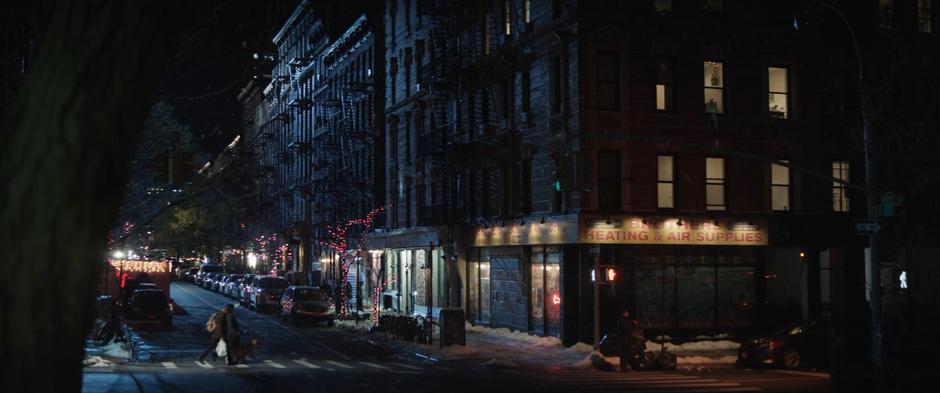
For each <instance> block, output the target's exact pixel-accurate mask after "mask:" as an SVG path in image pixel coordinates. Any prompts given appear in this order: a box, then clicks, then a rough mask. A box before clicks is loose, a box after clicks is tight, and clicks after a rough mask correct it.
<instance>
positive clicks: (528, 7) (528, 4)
mask: <svg viewBox="0 0 940 393" xmlns="http://www.w3.org/2000/svg"><path fill="white" fill-rule="evenodd" d="M525 23H532V0H525Z"/></svg>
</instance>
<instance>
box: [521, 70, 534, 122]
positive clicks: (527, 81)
mask: <svg viewBox="0 0 940 393" xmlns="http://www.w3.org/2000/svg"><path fill="white" fill-rule="evenodd" d="M531 84H532V77H531V75H530V74H529V69H526V70H525V71H522V112H529V104H530V103H531V100H532V91H531V90H532V89H531V87H530V86H531Z"/></svg>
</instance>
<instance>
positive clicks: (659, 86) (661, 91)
mask: <svg viewBox="0 0 940 393" xmlns="http://www.w3.org/2000/svg"><path fill="white" fill-rule="evenodd" d="M672 80H673V78H672V60H671V59H666V58H659V59H658V60H657V61H656V109H657V110H660V111H670V110H672V109H673V101H672V86H673V82H672Z"/></svg>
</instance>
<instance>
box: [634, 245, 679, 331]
mask: <svg viewBox="0 0 940 393" xmlns="http://www.w3.org/2000/svg"><path fill="white" fill-rule="evenodd" d="M636 261H637V267H636V276H635V277H636V281H635V282H636V284H635V286H636V304H637V309H636V318H637V319H638V320H639V321H641V322H642V323H643V324H644V325H645V326H647V327H653V328H657V327H658V328H665V327H672V326H673V324H674V322H675V319H676V307H675V305H676V302H675V299H676V297H675V294H676V269H675V258H674V257H672V256H670V255H659V256H654V255H640V256H637V258H636Z"/></svg>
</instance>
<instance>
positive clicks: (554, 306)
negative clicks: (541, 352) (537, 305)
mask: <svg viewBox="0 0 940 393" xmlns="http://www.w3.org/2000/svg"><path fill="white" fill-rule="evenodd" d="M560 260H561V253H559V252H550V253H549V254H548V260H546V262H545V264H546V266H545V287H546V288H545V289H546V291H545V293H546V299H545V303H546V314H545V324H546V325H547V326H546V327H547V328H546V329H545V330H546V331H547V334H548V335H550V336H558V335H559V334H561V265H560V264H559V261H560Z"/></svg>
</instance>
